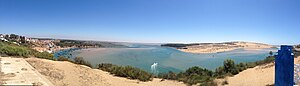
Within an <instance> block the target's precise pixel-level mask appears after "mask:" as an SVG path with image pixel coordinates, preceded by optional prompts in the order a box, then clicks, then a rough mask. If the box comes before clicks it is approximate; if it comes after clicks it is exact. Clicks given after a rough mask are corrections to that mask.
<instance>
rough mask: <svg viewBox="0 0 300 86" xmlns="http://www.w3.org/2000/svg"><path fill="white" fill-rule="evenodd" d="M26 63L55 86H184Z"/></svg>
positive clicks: (38, 62)
mask: <svg viewBox="0 0 300 86" xmlns="http://www.w3.org/2000/svg"><path fill="white" fill-rule="evenodd" d="M26 61H27V62H28V63H30V64H31V65H32V66H33V67H34V68H35V69H36V70H38V71H39V72H40V73H41V74H42V75H43V76H45V77H46V78H47V79H48V80H49V81H51V82H52V83H53V84H54V85H56V86H65V85H67V86H185V84H183V83H181V82H177V81H170V80H165V81H161V79H157V78H154V79H153V81H148V82H141V81H138V80H129V79H126V78H122V77H116V76H113V75H111V74H109V73H108V72H105V71H102V70H98V69H91V68H89V67H86V66H82V65H77V64H73V63H70V62H62V61H51V60H45V59H38V58H28V59H26Z"/></svg>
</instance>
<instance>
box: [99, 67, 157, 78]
mask: <svg viewBox="0 0 300 86" xmlns="http://www.w3.org/2000/svg"><path fill="white" fill-rule="evenodd" d="M98 69H101V70H103V71H107V72H110V73H111V74H114V75H115V76H120V77H126V78H129V79H138V80H140V81H150V80H151V79H152V74H150V73H148V72H146V71H144V70H141V69H139V68H135V67H131V66H117V65H113V64H109V63H102V64H99V65H98Z"/></svg>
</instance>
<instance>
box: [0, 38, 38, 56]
mask: <svg viewBox="0 0 300 86" xmlns="http://www.w3.org/2000/svg"><path fill="white" fill-rule="evenodd" d="M0 54H2V55H9V56H22V57H29V56H30V55H32V54H33V51H32V50H31V49H30V48H27V47H24V46H19V45H16V44H13V43H8V42H0Z"/></svg>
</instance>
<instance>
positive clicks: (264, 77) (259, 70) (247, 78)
mask: <svg viewBox="0 0 300 86" xmlns="http://www.w3.org/2000/svg"><path fill="white" fill-rule="evenodd" d="M294 61H295V62H294V63H295V64H300V56H299V57H297V58H295V60H294ZM224 80H227V81H228V83H229V84H228V85H229V86H266V85H272V84H274V82H275V81H274V80H275V65H274V63H269V64H266V65H262V66H257V67H255V68H250V69H247V70H245V71H243V72H241V73H239V74H238V75H235V76H233V77H228V78H226V79H222V80H217V81H219V82H221V81H224Z"/></svg>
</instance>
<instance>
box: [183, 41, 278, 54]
mask: <svg viewBox="0 0 300 86" xmlns="http://www.w3.org/2000/svg"><path fill="white" fill-rule="evenodd" d="M272 47H274V46H271V45H267V44H262V43H254V42H227V43H208V44H200V45H193V46H187V47H184V48H181V49H178V50H180V51H183V52H188V53H218V52H225V51H231V50H235V49H245V50H260V49H266V48H272Z"/></svg>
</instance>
